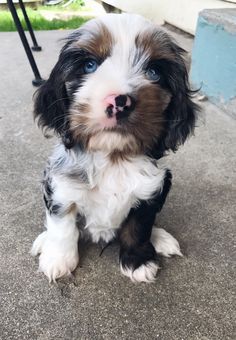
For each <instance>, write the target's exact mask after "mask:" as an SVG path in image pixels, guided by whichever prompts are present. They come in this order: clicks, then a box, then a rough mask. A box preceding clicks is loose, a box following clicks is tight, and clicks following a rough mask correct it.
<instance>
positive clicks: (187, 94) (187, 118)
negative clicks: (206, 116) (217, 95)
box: [162, 46, 199, 151]
mask: <svg viewBox="0 0 236 340" xmlns="http://www.w3.org/2000/svg"><path fill="white" fill-rule="evenodd" d="M176 52H177V57H176V60H175V61H174V62H172V63H171V64H170V66H169V67H170V72H171V73H170V77H169V80H168V87H169V89H170V92H171V94H172V98H171V101H170V103H169V105H168V107H167V109H166V111H165V119H166V122H167V125H166V135H165V138H164V140H163V141H162V142H163V143H164V145H163V147H164V149H165V150H172V151H176V150H177V149H178V147H179V146H180V145H181V144H183V143H184V142H185V140H186V139H187V137H188V136H189V135H191V134H192V133H193V130H194V127H195V122H196V115H197V112H198V111H199V107H198V105H197V104H195V103H194V102H193V100H192V95H193V94H194V93H195V91H192V90H191V89H190V85H189V81H188V73H187V69H186V65H185V61H184V59H183V58H182V56H181V54H182V53H183V52H184V51H183V50H182V49H181V48H178V47H177V46H176Z"/></svg>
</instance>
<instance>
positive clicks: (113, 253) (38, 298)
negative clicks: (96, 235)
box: [0, 31, 236, 340]
mask: <svg viewBox="0 0 236 340" xmlns="http://www.w3.org/2000/svg"><path fill="white" fill-rule="evenodd" d="M65 34H66V33H65V32H63V31H57V32H54V31H51V32H38V33H37V38H38V40H39V42H40V44H42V45H43V51H42V52H41V53H38V54H36V57H37V61H38V64H39V66H40V70H41V72H42V75H43V76H44V77H46V76H47V74H48V72H49V70H50V69H51V67H52V65H53V64H54V63H55V61H56V58H57V53H58V50H59V47H60V44H61V43H58V42H57V40H58V39H60V38H62V37H64V36H65ZM178 39H180V42H181V43H182V44H183V45H185V43H186V40H185V38H182V37H180V38H178ZM0 41H1V44H0V49H1V53H0V77H1V81H0V98H1V99H0V100H1V105H0V117H1V119H0V160H1V161H0V191H1V193H0V194H1V205H0V216H1V219H0V235H1V237H0V287H1V288H0V339H2V340H9V339H20V340H23V339H30V340H32V339H38V340H49V339H50V340H51V339H65V340H67V339H68V340H71V339H89V340H90V339H107V340H110V339H119V340H121V339H132V340H136V339H142V340H143V339H149V340H150V339H161V340H181V339H184V340H198V339H199V340H200V339H201V340H213V339H214V340H227V339H230V340H233V339H235V334H234V333H233V332H234V329H233V327H234V323H233V321H234V322H235V311H234V308H235V295H234V294H235V286H234V285H235V252H234V250H235V248H233V247H234V244H233V239H234V237H235V220H236V213H235V211H236V209H235V199H236V188H235V185H236V172H235V171H236V170H235V169H236V160H235V154H236V152H235V151H236V150H235V144H236V136H235V131H236V122H235V121H233V120H232V119H231V118H229V117H228V116H226V115H225V114H223V113H222V112H220V111H219V110H218V109H217V108H215V107H214V106H212V105H211V104H209V103H207V102H205V103H203V119H202V120H201V121H200V122H199V124H198V125H199V127H198V128H197V130H196V136H195V137H194V138H192V139H191V140H189V142H188V143H187V144H186V145H185V146H184V147H182V148H181V150H180V151H179V152H178V153H177V154H176V155H171V156H169V157H167V158H166V159H165V163H166V164H168V165H171V167H172V169H173V174H174V185H173V190H172V191H171V194H170V195H169V198H168V201H167V204H166V205H165V208H164V209H163V211H162V213H161V215H160V217H159V220H158V225H159V226H160V227H164V228H166V230H167V231H169V232H171V233H172V234H173V235H174V236H175V237H176V238H177V239H178V240H179V242H180V244H181V247H182V251H183V253H184V254H185V255H186V256H185V257H184V258H183V259H180V258H173V259H168V260H164V261H163V270H162V271H161V272H160V274H159V275H158V278H157V281H156V283H154V284H149V285H148V284H139V285H134V284H132V283H131V282H130V281H129V280H128V279H126V278H125V277H122V276H121V275H120V271H119V265H118V248H117V246H116V245H114V246H111V247H109V248H107V250H106V251H105V252H104V253H103V255H102V257H99V253H100V248H99V247H98V246H96V245H89V246H88V247H86V249H85V247H83V249H82V250H81V264H80V267H79V268H78V269H77V271H76V279H77V285H74V284H73V283H72V282H71V283H69V282H68V281H66V280H64V281H61V282H60V283H58V285H49V284H48V282H47V280H46V278H45V277H44V276H43V275H42V274H37V272H36V271H37V261H35V260H34V259H32V258H31V257H30V255H29V254H28V252H29V249H30V247H31V244H32V241H33V240H34V239H35V237H36V236H37V235H38V234H39V232H41V231H42V228H43V215H44V211H43V210H44V209H43V202H42V198H41V195H40V184H39V181H40V178H41V173H42V170H43V167H44V164H45V161H46V159H47V156H48V155H49V154H50V152H51V147H52V145H53V143H54V141H53V140H46V139H44V138H43V137H42V134H41V132H40V131H39V130H38V129H37V127H36V125H35V124H34V123H33V120H32V95H33V92H34V89H33V88H32V86H31V72H30V69H29V65H28V63H27V61H26V58H25V55H24V51H23V49H22V47H21V45H20V41H19V38H18V36H17V34H16V33H1V34H0ZM203 120H205V123H204V122H203ZM233 204H234V206H233Z"/></svg>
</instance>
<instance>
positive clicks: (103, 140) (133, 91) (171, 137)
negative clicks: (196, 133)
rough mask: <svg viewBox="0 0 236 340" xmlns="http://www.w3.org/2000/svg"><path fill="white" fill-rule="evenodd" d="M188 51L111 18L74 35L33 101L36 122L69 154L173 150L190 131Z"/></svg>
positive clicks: (142, 26)
mask: <svg viewBox="0 0 236 340" xmlns="http://www.w3.org/2000/svg"><path fill="white" fill-rule="evenodd" d="M183 52H184V51H183V50H182V49H181V48H180V47H179V46H177V45H176V43H175V42H174V41H173V40H172V39H171V38H170V37H169V36H168V34H167V33H165V32H164V31H163V30H162V29H160V28H158V27H157V26H155V25H154V24H152V23H151V22H149V21H148V20H146V19H144V18H142V17H140V16H138V15H132V14H131V15H130V14H108V15H105V16H104V17H102V18H101V19H93V20H91V21H89V22H88V23H86V24H85V25H84V26H83V27H81V28H80V29H78V30H77V31H75V32H74V33H72V34H71V35H70V36H69V38H68V40H67V42H66V44H65V46H64V47H63V48H62V50H61V53H60V56H59V59H58V62H57V64H56V65H55V67H54V69H53V70H52V72H51V75H50V77H49V79H48V80H47V82H46V83H45V84H44V85H42V87H41V88H40V89H39V91H38V93H37V95H36V100H35V116H36V117H38V118H39V124H40V125H42V126H43V127H47V128H52V129H54V130H55V131H56V132H57V133H58V134H59V135H60V136H61V137H62V140H63V142H64V144H65V145H66V147H67V148H70V147H72V146H74V145H76V144H80V145H81V146H82V147H84V148H86V149H88V150H102V151H105V152H108V153H113V152H121V153H131V154H137V153H147V154H152V155H153V156H156V157H158V156H160V155H162V154H163V153H164V152H165V151H166V150H173V151H175V150H176V149H177V148H178V146H179V145H180V144H182V143H183V142H184V141H185V140H186V138H187V136H188V135H189V134H190V133H191V132H192V130H193V127H194V123H195V111H196V109H197V107H196V105H195V104H194V103H193V102H192V100H191V91H190V88H189V84H188V76H187V71H186V67H185V63H184V60H183V57H182V54H183Z"/></svg>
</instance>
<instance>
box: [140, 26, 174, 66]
mask: <svg viewBox="0 0 236 340" xmlns="http://www.w3.org/2000/svg"><path fill="white" fill-rule="evenodd" d="M135 46H136V48H137V56H138V55H140V56H141V55H142V54H144V53H146V54H147V55H148V56H149V57H150V59H153V60H155V59H167V60H172V61H175V59H176V52H175V51H174V50H173V48H172V46H174V41H172V39H171V38H170V37H169V36H168V35H167V34H166V33H165V32H164V31H162V30H158V29H154V30H146V31H144V32H141V33H139V34H137V36H136V38H135Z"/></svg>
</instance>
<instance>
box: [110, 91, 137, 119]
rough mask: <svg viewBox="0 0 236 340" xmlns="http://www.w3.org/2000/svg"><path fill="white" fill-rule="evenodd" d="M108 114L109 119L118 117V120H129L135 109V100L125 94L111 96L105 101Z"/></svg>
mask: <svg viewBox="0 0 236 340" xmlns="http://www.w3.org/2000/svg"><path fill="white" fill-rule="evenodd" d="M104 103H105V106H106V110H105V112H106V114H107V116H108V118H111V117H114V116H115V117H116V118H117V119H122V118H127V117H128V115H129V114H130V113H131V112H132V111H133V110H134V108H135V100H134V99H133V98H132V97H130V96H128V95H124V94H120V95H116V94H113V95H110V96H107V97H106V98H105V99H104Z"/></svg>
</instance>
